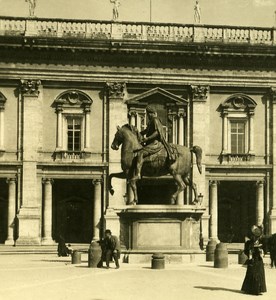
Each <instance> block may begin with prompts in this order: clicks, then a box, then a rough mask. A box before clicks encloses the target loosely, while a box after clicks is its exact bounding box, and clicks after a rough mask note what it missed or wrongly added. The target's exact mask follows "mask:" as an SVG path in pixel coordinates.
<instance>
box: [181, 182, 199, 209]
mask: <svg viewBox="0 0 276 300" xmlns="http://www.w3.org/2000/svg"><path fill="white" fill-rule="evenodd" d="M184 182H185V183H186V184H187V185H189V186H190V187H191V188H192V190H193V192H194V197H195V198H194V201H193V204H196V203H198V201H199V199H198V194H197V186H196V184H195V183H193V182H192V181H191V179H190V178H189V177H188V176H186V177H185V178H184Z"/></svg>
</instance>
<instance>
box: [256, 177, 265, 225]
mask: <svg viewBox="0 0 276 300" xmlns="http://www.w3.org/2000/svg"><path fill="white" fill-rule="evenodd" d="M256 202H257V203H256V223H257V225H262V224H263V220H264V183H263V181H258V182H257V191H256Z"/></svg>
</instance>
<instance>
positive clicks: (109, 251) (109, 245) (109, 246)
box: [104, 229, 121, 269]
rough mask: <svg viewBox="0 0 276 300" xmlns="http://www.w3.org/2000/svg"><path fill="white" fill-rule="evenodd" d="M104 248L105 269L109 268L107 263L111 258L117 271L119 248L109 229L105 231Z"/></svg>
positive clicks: (118, 266) (117, 241) (116, 239)
mask: <svg viewBox="0 0 276 300" xmlns="http://www.w3.org/2000/svg"><path fill="white" fill-rule="evenodd" d="M104 248H105V260H106V267H107V268H109V262H110V261H111V259H112V257H113V258H114V261H115V265H116V269H119V268H120V265H119V258H120V252H121V246H120V243H119V240H118V238H117V237H116V236H115V235H112V234H111V231H110V230H109V229H107V230H106V231H105V238H104Z"/></svg>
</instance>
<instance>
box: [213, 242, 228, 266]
mask: <svg viewBox="0 0 276 300" xmlns="http://www.w3.org/2000/svg"><path fill="white" fill-rule="evenodd" d="M214 267H215V268H227V267H228V251H227V247H226V244H224V243H219V244H217V246H216V249H215V255H214Z"/></svg>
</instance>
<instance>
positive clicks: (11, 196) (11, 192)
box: [5, 178, 16, 245]
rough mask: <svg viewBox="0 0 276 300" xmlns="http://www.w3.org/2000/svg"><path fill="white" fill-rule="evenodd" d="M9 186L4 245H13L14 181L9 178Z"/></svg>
mask: <svg viewBox="0 0 276 300" xmlns="http://www.w3.org/2000/svg"><path fill="white" fill-rule="evenodd" d="M7 183H8V185H9V202H8V220H7V225H8V236H7V239H6V241H5V245H14V227H15V224H14V218H15V209H16V205H15V204H16V179H15V178H9V179H7Z"/></svg>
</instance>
